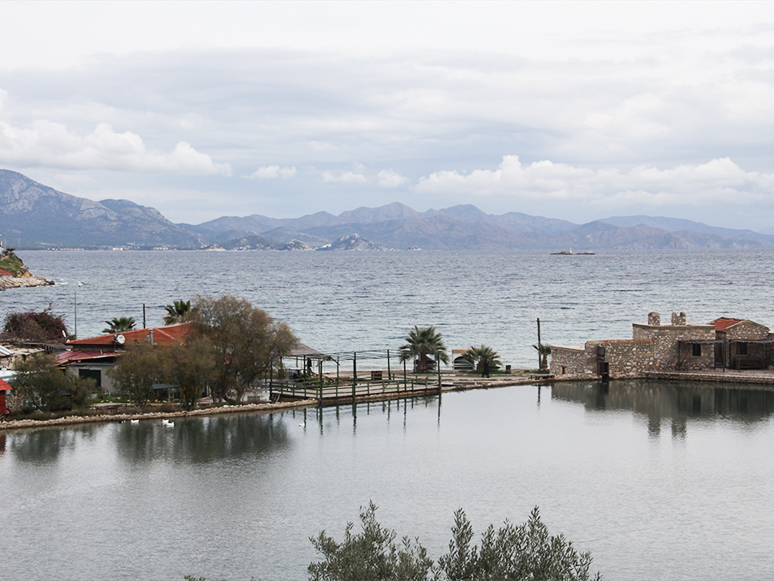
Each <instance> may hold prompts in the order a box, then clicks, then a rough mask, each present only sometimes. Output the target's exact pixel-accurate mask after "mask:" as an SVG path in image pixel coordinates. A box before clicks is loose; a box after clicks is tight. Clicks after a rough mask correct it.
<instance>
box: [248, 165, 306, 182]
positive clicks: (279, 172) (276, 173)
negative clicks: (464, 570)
mask: <svg viewBox="0 0 774 581" xmlns="http://www.w3.org/2000/svg"><path fill="white" fill-rule="evenodd" d="M294 175H296V168H295V166H293V167H280V166H278V165H267V166H263V167H259V168H258V169H257V170H256V171H254V172H253V173H252V174H250V177H251V178H257V179H259V180H272V179H276V178H283V179H288V178H292V177H293V176H294Z"/></svg>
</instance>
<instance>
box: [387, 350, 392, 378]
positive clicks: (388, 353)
mask: <svg viewBox="0 0 774 581" xmlns="http://www.w3.org/2000/svg"><path fill="white" fill-rule="evenodd" d="M387 381H392V375H391V374H390V350H389V349H387Z"/></svg>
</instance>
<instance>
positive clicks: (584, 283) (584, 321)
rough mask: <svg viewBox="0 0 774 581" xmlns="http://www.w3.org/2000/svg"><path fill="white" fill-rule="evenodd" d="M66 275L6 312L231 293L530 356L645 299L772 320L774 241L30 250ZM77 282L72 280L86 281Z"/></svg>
mask: <svg viewBox="0 0 774 581" xmlns="http://www.w3.org/2000/svg"><path fill="white" fill-rule="evenodd" d="M20 255H21V256H22V258H23V259H24V261H25V263H26V264H28V266H29V267H30V269H31V270H32V271H33V272H35V273H36V274H40V275H42V276H45V277H48V278H50V279H53V280H55V281H57V282H58V283H59V284H57V286H53V287H41V288H36V289H17V290H13V291H7V292H3V293H0V315H4V314H5V313H7V312H9V311H12V310H18V309H27V308H43V307H45V306H47V305H49V304H51V305H52V307H53V309H54V311H56V312H57V313H62V314H64V315H66V317H67V322H68V324H69V326H70V327H71V329H72V328H73V327H74V322H75V321H74V311H75V308H74V304H75V298H76V297H75V295H76V294H77V305H78V308H77V314H78V336H79V337H86V336H90V335H95V334H99V333H100V332H101V331H102V329H103V328H104V327H105V321H106V320H108V319H111V318H113V317H119V316H131V317H134V318H135V319H136V320H137V321H142V305H143V304H146V312H147V321H148V324H149V325H160V324H161V323H162V321H161V319H162V316H163V314H164V305H166V304H169V303H171V302H172V301H173V300H174V299H178V298H183V299H188V298H190V297H192V296H194V295H196V294H204V295H221V294H234V295H238V296H241V297H244V298H246V299H248V300H250V301H251V302H252V303H253V304H254V305H256V306H258V307H261V308H263V309H264V310H266V311H268V312H269V313H270V314H271V315H272V316H274V317H276V318H278V319H281V320H284V321H285V322H287V323H288V324H289V325H290V326H291V327H292V328H293V329H294V330H295V331H296V333H297V334H298V335H299V337H300V338H301V340H302V341H303V342H304V343H306V344H308V345H310V346H312V347H314V348H316V349H318V350H320V351H324V352H339V351H354V350H366V349H397V348H398V347H399V346H400V344H401V342H402V341H401V339H402V338H403V337H404V336H405V335H406V332H407V331H408V330H409V329H410V328H411V326H412V325H414V324H418V325H420V326H421V325H435V326H436V327H437V328H438V329H439V330H440V331H441V332H442V333H443V335H444V337H445V339H446V345H447V347H449V348H466V347H469V346H470V345H480V344H482V343H484V344H487V345H490V346H492V347H493V348H494V349H495V350H497V351H498V352H499V353H500V354H501V355H502V357H503V361H504V363H510V364H512V365H514V366H534V365H536V363H537V357H536V352H535V350H534V349H533V348H532V345H533V344H535V343H536V342H537V329H536V319H537V318H538V317H539V318H540V320H541V326H542V339H543V341H544V342H546V343H554V344H580V343H582V342H584V341H586V340H587V339H591V338H598V339H603V338H630V337H631V324H632V323H633V322H646V321H647V314H648V312H649V311H659V312H661V313H662V320H663V319H666V320H668V319H669V315H670V313H672V312H673V311H686V312H687V313H688V319H689V321H692V322H702V323H706V322H708V321H711V320H713V319H715V318H717V317H719V316H723V315H725V316H739V317H743V318H750V319H753V320H756V321H758V322H760V323H763V324H765V325H769V326H771V327H772V328H774V316H772V312H771V302H770V298H769V297H770V291H771V289H772V288H774V268H772V265H774V251H763V252H755V251H745V252H720V251H716V252H695V253H655V252H650V253H618V254H598V255H596V256H550V255H547V254H543V253H541V254H537V253H443V252H366V253H347V252H341V253H334V252H331V253H325V252H310V253H301V252H299V253H290V252H285V253H280V252H243V253H239V252H44V251H41V252H22V253H20ZM79 282H80V283H81V284H82V286H77V285H78V283H79Z"/></svg>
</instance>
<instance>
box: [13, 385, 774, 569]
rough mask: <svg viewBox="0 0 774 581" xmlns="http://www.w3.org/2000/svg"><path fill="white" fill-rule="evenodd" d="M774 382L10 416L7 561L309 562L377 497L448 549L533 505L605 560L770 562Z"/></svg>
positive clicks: (527, 389) (257, 565) (719, 565)
mask: <svg viewBox="0 0 774 581" xmlns="http://www.w3.org/2000/svg"><path fill="white" fill-rule="evenodd" d="M772 412H774V393H772V392H770V391H762V390H761V391H756V390H729V389H725V388H724V387H722V386H721V387H697V386H696V385H690V384H685V385H678V384H670V383H658V382H612V383H610V384H609V385H608V386H604V385H603V384H597V383H580V384H579V383H573V384H570V383H567V384H557V385H556V386H555V387H554V388H548V387H542V388H539V387H537V386H515V387H509V388H500V389H491V390H482V391H470V392H458V393H447V394H443V395H442V396H440V397H437V396H436V397H430V398H423V399H416V400H407V401H393V402H384V403H371V404H359V405H357V406H343V407H331V408H324V409H322V410H318V409H307V410H296V411H290V412H284V413H274V414H265V415H261V414H240V415H236V416H229V417H226V416H219V417H211V418H191V419H187V420H183V421H177V422H176V425H175V428H174V429H173V430H170V429H168V428H164V427H162V426H161V422H160V421H143V422H140V424H138V425H132V424H128V423H124V424H103V425H87V426H80V427H77V426H74V427H67V428H54V429H51V428H49V429H40V430H35V431H24V432H11V433H8V434H5V435H3V436H0V438H2V440H3V454H2V455H0V489H1V490H3V492H4V494H3V496H4V498H5V499H7V500H8V504H7V505H6V507H5V510H4V513H5V514H4V525H3V535H2V536H1V537H0V552H1V554H3V555H4V556H5V565H4V572H3V577H4V578H7V579H15V580H43V579H63V580H73V581H75V580H79V581H91V580H101V579H106V578H110V579H126V580H129V579H132V580H135V579H143V580H174V579H178V580H181V579H182V578H183V576H184V575H186V574H191V575H202V576H206V577H207V578H208V579H225V580H242V579H244V580H247V579H250V578H251V577H255V579H260V580H278V581H284V580H287V581H291V580H292V581H295V580H303V579H306V565H307V564H308V563H309V562H310V561H311V560H312V559H313V558H314V556H315V555H314V552H313V549H312V546H311V544H310V543H309V541H308V537H309V536H311V535H314V534H316V533H317V532H318V531H320V530H321V529H326V530H327V531H329V532H331V533H333V534H334V535H335V536H336V537H337V538H341V536H342V533H343V529H344V525H345V521H346V520H356V519H357V514H358V508H359V507H360V506H362V505H365V504H367V503H368V501H369V500H373V501H374V502H375V503H376V504H377V505H378V506H380V509H379V511H378V513H377V514H378V515H379V518H380V520H381V521H382V522H383V523H384V524H386V525H388V526H390V527H392V528H395V529H397V531H398V534H400V535H404V534H408V535H412V536H419V537H420V540H421V541H422V542H423V544H425V546H427V547H428V548H429V550H430V554H431V555H432V556H434V557H437V556H438V555H440V554H441V553H442V552H443V551H444V550H445V544H446V542H447V541H448V538H449V529H450V527H451V524H452V513H453V511H454V510H456V509H457V508H459V507H463V508H464V509H465V510H466V512H467V514H468V516H469V518H470V519H471V521H472V523H473V525H474V527H475V528H476V530H477V532H480V531H482V530H483V528H485V526H486V525H488V524H489V523H500V522H501V521H502V520H503V519H505V518H509V519H511V520H512V521H516V522H522V521H524V520H525V519H526V517H527V515H528V513H529V511H530V510H531V509H532V507H533V506H535V505H539V506H540V509H541V513H542V516H543V519H544V521H545V522H546V523H547V524H548V526H549V528H550V530H551V532H552V533H558V532H562V533H564V534H565V535H566V536H567V537H568V538H570V539H571V540H573V541H574V543H575V545H576V546H577V547H579V548H581V549H583V550H590V551H591V552H592V553H593V556H594V567H593V569H594V570H600V571H601V572H602V573H603V575H604V577H605V578H607V579H616V580H632V581H634V580H640V579H665V580H666V579H670V580H673V579H686V580H687V579H691V580H694V579H695V580H705V579H729V578H734V579H751V580H755V579H761V580H763V579H770V578H771V577H772V575H774V556H773V555H772V553H771V551H770V547H771V542H772V540H774V501H772V498H774V460H773V459H772V456H771V450H772V448H773V447H774V421H773V420H772Z"/></svg>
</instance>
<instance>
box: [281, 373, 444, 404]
mask: <svg viewBox="0 0 774 581" xmlns="http://www.w3.org/2000/svg"><path fill="white" fill-rule="evenodd" d="M372 377H373V379H361V378H359V377H358V378H356V380H355V381H353V380H352V379H351V378H346V379H342V380H340V381H338V382H337V381H331V380H327V379H325V378H323V381H322V382H321V381H320V379H319V378H317V377H309V378H307V379H274V380H272V382H271V385H270V386H269V391H270V394H271V397H272V398H278V397H280V398H281V397H290V398H293V399H317V400H320V401H322V400H340V399H352V398H357V397H364V396H366V397H367V396H372V395H386V394H397V393H406V394H411V393H413V392H416V391H422V392H425V391H428V390H431V389H438V384H437V380H436V378H435V377H433V376H429V375H428V376H420V377H417V376H414V377H407V378H405V379H404V378H399V377H394V378H393V379H392V380H388V379H382V380H378V379H376V378H378V377H379V376H378V375H376V374H372Z"/></svg>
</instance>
